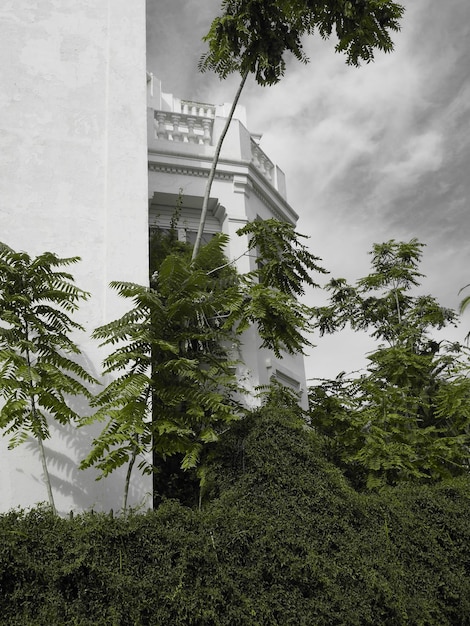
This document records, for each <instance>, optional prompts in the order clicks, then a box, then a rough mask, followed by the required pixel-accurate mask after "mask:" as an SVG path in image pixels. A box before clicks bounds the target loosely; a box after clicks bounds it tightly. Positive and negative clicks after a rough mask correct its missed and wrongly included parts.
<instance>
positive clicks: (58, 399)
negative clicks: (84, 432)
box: [0, 244, 96, 506]
mask: <svg viewBox="0 0 470 626" xmlns="http://www.w3.org/2000/svg"><path fill="white" fill-rule="evenodd" d="M78 260H79V258H78V257H72V258H59V257H57V256H56V255H55V254H53V253H51V252H45V253H43V254H41V255H39V256H37V257H36V258H31V257H30V256H29V255H28V254H27V253H25V252H15V251H14V250H12V249H11V248H9V247H8V246H6V245H5V244H0V322H1V323H0V397H1V398H3V400H4V404H3V406H2V408H1V410H0V428H2V429H3V431H4V434H6V435H8V436H10V447H14V446H17V445H19V444H20V443H22V442H24V441H25V440H26V439H27V438H28V436H33V437H35V438H36V439H37V440H38V442H40V444H41V445H40V450H41V451H42V450H43V448H42V441H43V440H44V439H47V438H48V437H49V436H50V430H49V420H50V419H55V420H57V421H58V422H59V423H60V424H68V423H70V422H71V421H76V420H78V419H79V416H78V414H77V413H76V412H75V411H74V410H73V409H72V407H71V406H70V404H69V402H68V401H67V398H68V397H69V396H78V395H82V396H85V398H88V399H90V398H91V394H90V392H89V390H88V388H87V384H94V383H96V381H95V379H94V378H93V377H92V376H91V375H90V374H89V373H88V372H87V371H86V370H85V369H84V368H83V367H82V366H81V365H80V364H79V363H77V361H76V357H77V356H79V355H80V350H79V348H78V346H77V345H76V343H75V342H74V341H73V340H72V338H71V336H70V335H71V333H72V332H74V331H80V330H83V328H82V327H81V326H80V325H79V324H78V323H77V322H75V321H74V320H73V319H72V318H71V317H70V314H72V313H74V312H75V311H76V310H77V309H78V306H79V302H80V300H85V299H86V298H87V297H88V295H89V294H87V293H86V292H84V291H83V290H81V289H79V288H78V287H77V286H76V285H75V284H74V282H73V276H72V275H71V274H70V273H68V272H66V271H64V270H63V269H62V268H63V267H67V266H69V265H73V264H74V263H76V262H77V261H78ZM43 466H45V459H44V458H43ZM47 480H48V478H47V475H46V482H47ZM48 488H49V489H50V484H48ZM50 499H52V494H51V493H50ZM51 505H52V506H53V501H52V502H51Z"/></svg>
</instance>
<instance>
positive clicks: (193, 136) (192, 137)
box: [187, 117, 198, 143]
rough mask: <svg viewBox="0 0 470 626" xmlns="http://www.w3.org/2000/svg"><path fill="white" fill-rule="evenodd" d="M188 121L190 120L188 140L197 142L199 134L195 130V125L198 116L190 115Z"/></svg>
mask: <svg viewBox="0 0 470 626" xmlns="http://www.w3.org/2000/svg"><path fill="white" fill-rule="evenodd" d="M187 122H188V142H189V143H197V142H198V139H197V135H196V133H195V132H194V125H195V124H196V118H194V117H188V119H187Z"/></svg>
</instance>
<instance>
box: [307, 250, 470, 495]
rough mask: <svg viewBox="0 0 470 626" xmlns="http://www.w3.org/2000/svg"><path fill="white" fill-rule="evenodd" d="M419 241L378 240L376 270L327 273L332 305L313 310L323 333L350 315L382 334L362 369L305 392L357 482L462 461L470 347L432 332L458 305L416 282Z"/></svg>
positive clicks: (454, 470) (452, 468) (359, 325)
mask: <svg viewBox="0 0 470 626" xmlns="http://www.w3.org/2000/svg"><path fill="white" fill-rule="evenodd" d="M422 247H423V244H421V243H419V242H418V241H417V240H416V239H412V240H411V241H410V242H407V243H405V242H396V241H394V240H391V241H388V242H386V243H383V244H376V245H374V247H373V251H372V265H373V272H372V273H371V274H369V275H368V276H366V277H364V278H362V279H360V280H358V281H357V283H356V286H351V285H349V284H348V283H347V282H346V281H345V280H344V279H333V280H332V281H330V283H329V284H328V286H327V289H329V291H331V294H332V295H331V298H330V305H329V306H326V307H320V308H318V309H317V311H316V317H317V322H316V324H317V328H318V329H319V330H320V334H324V333H332V332H336V331H337V330H340V329H342V328H344V327H345V326H346V325H347V324H349V325H350V326H351V328H353V329H354V330H369V331H371V334H372V336H373V337H374V338H376V339H377V340H379V341H380V342H381V343H380V344H379V347H378V349H377V350H376V351H374V352H373V353H372V354H370V355H369V356H368V360H369V362H370V364H369V366H368V368H367V370H366V373H365V374H363V375H361V376H359V377H356V378H348V377H346V376H345V374H344V373H343V374H340V375H339V376H338V377H337V379H336V380H333V381H324V382H323V383H322V384H320V385H318V386H316V387H313V388H312V389H311V394H310V399H311V418H312V424H313V426H314V427H315V428H316V429H317V430H319V431H320V432H321V433H323V434H324V435H325V438H326V442H327V445H328V446H329V447H330V452H331V455H332V457H333V458H334V459H335V461H336V462H337V463H339V464H340V465H341V466H342V467H343V469H345V471H346V473H347V474H348V475H349V476H350V477H351V478H352V479H353V480H354V481H355V482H356V484H359V485H362V484H363V483H364V482H365V483H366V484H367V486H368V487H377V486H380V485H382V484H385V483H391V484H395V483H396V482H399V481H401V480H408V479H423V480H437V479H439V478H442V477H446V476H451V475H456V474H459V473H462V472H466V471H467V470H468V466H469V455H468V444H469V435H470V379H469V378H468V371H469V363H468V354H467V350H466V349H465V348H464V347H463V346H461V345H460V344H456V343H450V342H446V341H440V342H438V341H437V340H436V339H435V337H433V336H432V331H433V329H441V328H443V327H445V326H446V325H448V324H453V323H454V322H455V319H456V314H455V313H454V312H453V311H451V310H450V309H446V308H444V307H441V306H440V305H439V304H438V303H437V302H436V300H435V299H434V298H432V297H431V296H416V295H414V293H413V291H412V290H413V288H414V287H417V286H418V285H419V279H420V278H421V276H422V274H420V273H419V271H418V264H419V261H420V259H421V255H422Z"/></svg>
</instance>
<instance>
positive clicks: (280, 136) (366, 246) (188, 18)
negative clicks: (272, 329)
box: [147, 0, 470, 377]
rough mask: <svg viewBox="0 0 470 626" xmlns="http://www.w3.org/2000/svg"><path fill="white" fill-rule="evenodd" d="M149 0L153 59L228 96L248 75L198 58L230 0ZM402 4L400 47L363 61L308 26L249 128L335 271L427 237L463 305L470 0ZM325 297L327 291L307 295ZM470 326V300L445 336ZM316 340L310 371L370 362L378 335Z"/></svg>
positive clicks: (467, 250) (349, 270) (467, 277)
mask: <svg viewBox="0 0 470 626" xmlns="http://www.w3.org/2000/svg"><path fill="white" fill-rule="evenodd" d="M147 4H148V10H147V13H148V61H147V64H148V69H149V70H150V71H152V72H153V73H154V74H156V75H157V76H158V77H159V78H160V79H161V80H162V82H163V85H162V86H163V90H164V91H167V92H171V93H174V94H175V95H177V96H179V97H183V98H189V99H195V100H199V101H204V102H211V103H215V104H219V103H222V102H229V101H230V100H231V99H232V98H233V95H234V93H235V90H236V86H237V82H238V81H237V79H236V78H231V79H229V80H226V81H223V82H221V81H220V80H219V79H218V78H217V77H216V76H214V75H210V74H205V75H202V76H201V75H200V74H199V73H198V71H197V62H198V59H199V57H200V55H201V53H202V52H203V51H204V44H203V43H202V41H201V38H202V37H203V35H204V34H205V33H206V32H207V30H208V28H209V26H210V22H211V20H212V19H213V17H214V16H215V15H216V14H217V13H218V10H219V6H220V2H219V0H203V1H201V0H147ZM403 4H404V5H405V6H406V14H405V18H404V20H403V22H402V30H401V32H400V33H398V34H397V35H395V38H394V40H395V51H394V52H393V53H392V54H389V55H377V58H376V61H375V63H373V64H369V65H365V66H363V67H361V68H359V69H357V68H351V67H348V66H347V65H346V64H345V63H344V57H342V56H341V55H339V54H337V53H335V52H334V40H330V41H327V42H324V41H322V40H321V39H319V38H317V37H315V36H314V37H310V38H309V39H307V40H306V41H305V49H306V52H307V54H308V56H309V58H310V63H309V64H308V65H302V64H299V63H298V62H297V61H296V60H295V59H291V60H289V63H288V69H287V72H286V75H285V77H284V78H283V80H282V81H281V82H280V83H279V84H278V85H276V86H274V87H259V86H257V85H256V84H255V83H254V80H253V79H252V80H251V82H249V83H248V84H247V86H246V88H245V93H244V95H243V96H242V101H241V103H242V104H243V105H244V106H245V107H246V109H247V114H248V126H249V130H250V131H252V132H256V133H262V134H263V138H262V141H261V147H262V148H263V149H264V151H265V152H266V153H267V154H268V155H269V157H270V158H271V159H272V160H273V161H274V162H276V163H277V164H278V165H279V166H280V167H281V168H282V169H283V170H284V172H285V173H286V176H287V191H288V199H289V202H290V204H291V205H292V207H293V208H294V209H295V210H296V211H297V213H298V214H299V215H300V220H299V224H298V230H299V231H300V232H302V233H304V234H307V235H309V236H310V240H309V245H310V247H311V250H312V252H314V253H315V254H316V255H318V256H320V257H321V258H322V259H323V264H324V267H325V268H326V269H328V270H329V271H330V272H331V275H332V276H335V277H338V276H344V277H346V278H347V279H348V280H350V281H355V280H356V279H357V278H359V277H361V276H364V275H365V274H367V273H368V270H369V255H368V251H369V250H370V249H371V246H372V244H373V243H375V242H377V243H379V242H383V241H387V240H389V239H396V240H400V241H401V240H409V239H411V238H412V237H417V238H418V240H419V241H421V242H423V243H425V244H426V248H425V252H424V256H423V263H422V266H421V269H422V271H423V273H424V274H426V276H427V278H426V279H425V280H424V281H423V286H422V289H421V291H420V292H421V293H430V294H432V295H434V296H435V297H437V298H438V300H439V301H440V302H441V303H442V304H443V305H445V306H448V307H452V308H457V307H458V303H459V300H460V298H461V296H459V295H458V291H459V289H460V288H461V287H463V286H464V285H466V284H467V283H470V206H469V201H470V169H469V164H470V131H469V113H470V2H469V0H447V1H446V2H442V0H413V1H412V2H411V1H410V0H408V1H407V0H403ZM322 282H324V280H323V279H322ZM321 301H322V295H321V293H320V292H318V291H315V292H312V293H311V294H309V296H308V303H310V304H313V303H320V302H321ZM468 330H470V311H468V312H466V313H465V314H464V316H463V321H462V325H461V327H460V328H459V329H456V330H454V331H451V332H447V334H446V336H448V337H451V338H452V339H456V340H461V341H463V339H464V337H465V335H466V333H467V332H468ZM313 340H314V342H315V343H316V344H317V348H315V349H314V350H312V351H311V353H310V354H309V356H308V358H307V360H306V366H307V377H322V376H325V377H327V376H335V375H336V374H337V373H338V372H339V371H341V370H347V371H350V370H355V369H357V368H359V367H362V365H363V364H364V354H365V352H366V351H367V350H369V349H371V348H372V346H373V344H372V343H371V342H370V341H368V340H367V338H366V337H363V336H357V335H353V334H352V333H348V332H347V333H341V334H340V335H336V336H332V337H327V338H318V337H315V338H314V339H313Z"/></svg>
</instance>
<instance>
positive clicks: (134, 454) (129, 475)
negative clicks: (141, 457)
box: [122, 446, 137, 515]
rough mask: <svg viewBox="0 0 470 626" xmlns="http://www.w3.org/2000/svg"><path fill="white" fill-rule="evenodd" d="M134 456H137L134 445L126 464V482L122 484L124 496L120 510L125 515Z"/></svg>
mask: <svg viewBox="0 0 470 626" xmlns="http://www.w3.org/2000/svg"><path fill="white" fill-rule="evenodd" d="M136 458H137V446H134V450H133V452H132V456H131V460H130V461H129V465H128V466H127V474H126V482H125V484H124V497H123V499H122V512H123V514H124V515H126V512H127V498H128V496H129V485H130V482H131V474H132V468H133V467H134V463H135V460H136Z"/></svg>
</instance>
